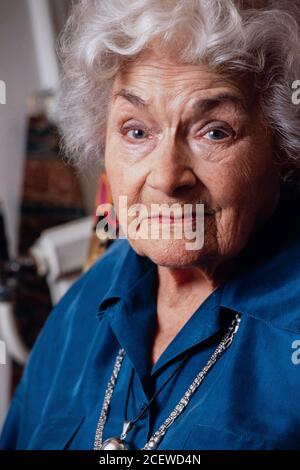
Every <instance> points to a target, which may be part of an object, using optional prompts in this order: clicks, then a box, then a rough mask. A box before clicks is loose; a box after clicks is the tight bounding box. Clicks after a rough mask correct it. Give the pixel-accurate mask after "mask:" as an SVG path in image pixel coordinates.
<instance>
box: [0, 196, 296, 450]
mask: <svg viewBox="0 0 300 470" xmlns="http://www.w3.org/2000/svg"><path fill="white" fill-rule="evenodd" d="M299 207H300V205H299V199H298V197H296V195H295V194H294V192H293V191H290V190H288V189H286V188H285V187H283V188H282V191H281V198H280V201H279V204H278V206H277V208H276V211H275V212H274V213H273V215H272V217H271V218H270V219H269V221H268V222H267V223H265V224H264V225H263V226H262V227H260V228H259V229H258V230H257V231H256V233H255V234H254V236H253V237H252V239H251V241H250V242H249V243H248V245H247V247H246V249H245V250H244V251H243V253H242V254H241V255H240V257H239V263H238V266H237V269H236V270H235V272H234V273H233V274H232V275H231V277H230V278H229V279H228V280H227V281H226V283H224V284H223V285H222V286H220V287H219V288H218V289H217V290H215V291H214V292H213V293H212V294H211V295H210V296H209V297H208V298H207V299H206V300H205V302H204V303H202V304H201V305H200V307H199V308H198V309H197V310H196V311H195V312H194V314H193V315H192V317H191V318H190V319H189V320H188V322H187V323H186V324H185V325H184V326H183V328H182V329H181V330H180V331H179V332H178V334H177V335H176V337H175V338H174V339H173V341H172V342H171V343H170V344H169V345H168V347H167V349H166V350H165V351H164V352H163V353H162V354H161V356H160V357H159V359H158V360H157V362H156V363H155V364H154V365H153V366H151V364H150V362H149V355H150V350H151V345H152V339H153V335H154V331H155V322H156V292H157V266H156V265H155V264H154V263H153V262H152V261H151V260H150V259H148V258H146V257H141V256H139V255H137V254H136V253H135V252H134V251H133V249H132V248H131V247H130V245H129V243H128V241H127V240H117V241H115V242H114V243H113V244H112V245H111V246H110V248H109V249H108V250H107V252H106V253H105V255H104V256H103V257H102V258H101V259H100V260H99V261H98V262H96V263H95V264H94V265H93V266H92V267H91V268H90V270H89V271H88V272H86V273H85V274H84V275H83V276H82V277H81V278H80V279H79V280H78V281H77V282H76V283H75V284H74V285H73V286H72V287H71V289H70V290H69V291H68V292H67V294H66V295H65V296H64V297H63V299H62V300H61V301H60V302H59V304H58V305H57V306H56V307H55V308H54V309H53V311H52V313H51V315H50V316H49V318H48V320H47V322H46V325H45V326H44V328H43V330H42V332H41V334H40V336H39V338H38V340H37V342H36V344H35V346H34V349H33V351H32V353H31V355H30V359H29V362H28V365H27V367H26V369H25V372H24V374H23V378H22V380H21V382H20V384H19V386H18V388H17V392H16V393H15V396H14V398H13V401H12V404H11V408H10V411H9V414H8V417H7V420H6V423H5V426H4V429H3V432H2V436H1V439H0V448H2V449H92V448H93V443H94V437H95V432H96V427H97V422H98V419H99V415H100V411H101V408H102V403H103V397H104V393H105V390H106V386H107V383H108V381H109V379H110V377H111V373H112V370H113V365H114V362H115V359H116V355H117V353H118V350H119V348H120V347H122V348H124V349H125V351H126V355H125V358H124V361H123V364H122V367H121V370H120V375H119V377H118V380H117V384H116V388H115V390H114V393H113V396H112V400H111V407H110V410H109V414H108V419H107V422H106V425H105V428H104V436H103V437H104V439H106V438H108V437H111V436H119V435H120V434H121V431H122V426H123V423H124V420H125V419H134V418H135V417H136V416H137V415H138V414H139V412H140V410H141V409H142V407H143V406H144V405H145V404H147V403H148V402H149V400H150V398H151V397H152V395H153V394H154V393H155V392H156V391H157V390H158V389H159V388H160V387H161V385H162V384H163V383H164V382H165V381H166V380H167V379H168V377H170V375H171V374H172V372H174V370H175V369H176V368H177V367H178V365H179V364H180V363H182V362H183V360H184V357H185V356H186V355H188V359H187V360H186V361H185V363H184V364H182V367H181V369H180V370H179V371H178V372H177V373H176V374H175V375H174V376H173V377H172V379H171V380H170V381H169V382H168V383H167V385H165V387H164V388H163V389H162V390H161V391H160V393H159V394H158V396H157V397H156V399H155V400H154V402H153V403H152V405H151V407H150V409H149V410H148V412H147V413H146V415H145V416H144V418H143V419H141V420H140V421H138V423H137V424H136V426H135V427H134V428H133V430H132V431H130V433H129V434H128V438H127V442H128V445H129V446H130V448H131V449H141V448H142V447H143V446H144V445H145V443H146V442H147V440H148V439H149V438H150V437H151V436H152V434H153V433H154V432H155V431H156V430H157V429H158V427H159V426H160V425H161V424H162V422H163V421H164V420H165V419H166V418H167V416H168V415H169V413H170V412H171V411H172V409H173V408H174V407H175V405H176V404H177V403H178V401H179V400H180V398H181V397H182V395H183V394H184V392H185V391H186V389H187V388H188V386H189V385H190V384H191V382H192V381H193V379H194V378H195V376H196V375H197V373H198V372H199V371H200V370H201V369H202V368H203V366H204V365H205V364H206V362H207V360H208V359H209V357H210V356H211V354H212V352H213V351H214V349H215V348H216V346H217V344H218V343H219V341H220V339H221V338H222V336H223V335H224V332H226V331H227V327H228V324H229V323H230V322H231V320H232V318H233V317H234V315H235V314H236V313H237V312H239V313H240V314H241V323H240V328H239V330H238V332H237V334H236V336H235V338H234V340H233V343H232V345H231V346H230V348H229V349H227V350H226V351H225V353H224V354H223V356H222V357H221V358H220V359H219V360H218V362H217V363H216V365H215V366H214V367H213V368H212V369H211V370H210V372H209V373H208V375H207V376H206V378H205V379H204V381H203V383H202V384H201V386H200V387H199V389H198V390H197V391H196V393H195V394H194V395H193V397H192V399H191V401H190V403H189V405H188V406H187V408H186V409H185V411H184V412H183V413H182V414H181V415H180V416H179V418H178V419H177V420H176V421H175V422H174V424H173V425H172V426H171V427H170V428H169V430H168V431H167V433H166V434H165V436H164V438H163V439H162V441H161V442H160V444H159V446H158V450H163V449H168V450H173V449H175V450H181V449H189V450H203V449H300V223H299V220H300V219H299Z"/></svg>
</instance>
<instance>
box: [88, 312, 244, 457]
mask: <svg viewBox="0 0 300 470" xmlns="http://www.w3.org/2000/svg"><path fill="white" fill-rule="evenodd" d="M240 321H241V316H240V314H236V315H235V318H234V319H233V321H232V323H231V324H230V326H229V328H228V331H227V333H226V334H225V335H224V337H223V339H222V340H221V342H220V344H219V345H218V346H217V348H216V349H215V351H214V353H213V354H212V356H211V357H210V359H209V360H208V362H207V364H206V365H205V366H204V368H203V369H202V370H201V371H200V372H199V373H198V375H197V376H196V378H195V379H194V380H193V382H192V383H191V385H190V386H189V388H188V389H187V391H186V392H185V394H184V395H183V397H182V398H181V400H180V401H179V402H178V404H177V405H176V406H175V408H174V410H173V411H172V412H171V413H170V415H169V416H168V418H167V419H166V420H165V421H164V422H163V424H162V425H161V426H160V427H159V428H158V430H157V431H156V432H155V433H154V434H153V436H151V438H150V439H149V441H148V442H146V444H145V445H144V447H143V448H142V450H154V449H156V448H157V446H158V444H159V443H160V441H161V439H162V438H163V437H164V435H165V433H166V432H167V430H168V428H169V427H170V426H172V424H173V423H174V421H175V420H176V418H178V416H179V415H180V414H181V413H182V412H183V411H184V409H185V408H186V407H187V405H188V404H189V402H190V399H191V398H192V396H193V395H194V393H195V392H196V390H197V389H198V387H199V386H200V385H201V383H202V382H203V380H204V378H205V376H206V375H207V373H208V372H209V370H210V369H211V368H212V367H213V366H214V365H215V363H216V362H217V361H218V359H219V358H220V357H221V355H222V354H223V353H224V351H226V349H227V348H228V347H229V346H230V345H231V343H232V341H233V338H234V335H235V334H236V332H237V331H238V329H239V325H240ZM124 356H125V350H124V349H120V350H119V352H118V355H117V358H116V361H115V365H114V369H113V373H112V376H111V378H110V380H109V382H108V385H107V389H106V392H105V396H104V401H103V406H102V410H101V413H100V418H99V421H98V425H97V429H96V435H95V441H94V450H101V447H102V438H103V430H104V426H105V423H106V420H107V416H108V410H109V405H110V401H111V397H112V394H113V391H114V388H115V385H116V381H117V378H118V375H119V372H120V369H121V365H122V362H123V359H124ZM124 437H125V436H124V433H123V434H122V438H124Z"/></svg>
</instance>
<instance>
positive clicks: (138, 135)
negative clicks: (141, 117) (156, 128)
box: [125, 128, 148, 140]
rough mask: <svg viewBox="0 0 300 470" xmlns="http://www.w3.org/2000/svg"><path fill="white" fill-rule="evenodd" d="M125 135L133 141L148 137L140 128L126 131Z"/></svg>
mask: <svg viewBox="0 0 300 470" xmlns="http://www.w3.org/2000/svg"><path fill="white" fill-rule="evenodd" d="M125 134H126V135H127V137H129V138H130V139H133V140H142V139H145V138H146V137H147V136H148V134H147V132H146V131H144V130H143V129H139V128H136V129H129V130H127V131H125Z"/></svg>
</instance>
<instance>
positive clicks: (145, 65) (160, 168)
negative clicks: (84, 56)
mask: <svg viewBox="0 0 300 470" xmlns="http://www.w3.org/2000/svg"><path fill="white" fill-rule="evenodd" d="M256 105H257V103H256V99H255V96H253V92H252V93H251V86H249V89H247V84H246V83H243V84H237V83H232V82H229V81H228V80H225V79H224V78H222V77H221V76H220V75H217V74H215V73H213V72H211V71H209V70H207V69H205V68H204V67H201V66H195V65H186V64H179V63H176V62H175V61H173V60H172V59H170V58H167V57H164V56H160V55H157V54H155V53H152V54H149V53H148V54H147V55H146V54H144V56H142V57H141V58H140V59H139V60H138V61H136V62H133V63H131V64H129V65H127V67H126V68H124V69H123V70H122V72H121V73H119V75H118V76H117V77H116V79H115V81H114V84H113V89H112V95H111V102H110V106H109V110H108V121H107V133H106V151H105V166H106V171H107V174H108V178H109V181H110V186H111V192H112V197H113V202H114V206H115V210H116V213H117V215H118V218H119V221H120V225H121V227H122V228H123V231H124V232H126V231H125V230H124V225H125V224H124V218H122V217H123V216H121V214H120V208H119V200H120V199H119V198H120V196H126V197H127V207H128V208H129V207H130V206H132V205H134V204H142V205H143V207H144V208H146V210H148V217H146V218H144V219H143V220H142V222H141V224H140V226H139V230H140V234H144V235H145V234H148V238H147V235H146V236H142V235H141V238H138V237H136V236H131V235H130V234H128V232H126V233H127V238H128V240H129V242H130V244H131V245H132V247H133V248H134V249H135V251H136V252H137V253H139V254H141V255H146V256H148V257H149V258H151V259H152V260H153V261H154V262H155V263H157V264H158V265H162V266H170V267H176V266H178V267H184V266H199V267H202V268H203V269H206V270H210V269H211V270H213V269H215V267H216V266H218V265H221V264H222V262H223V261H226V260H228V259H233V258H234V257H235V256H236V255H237V254H238V253H239V252H240V251H241V249H242V248H243V247H244V246H245V244H246V242H247V241H248V239H249V238H250V236H251V234H252V233H253V230H254V229H255V227H256V226H257V225H258V224H260V223H261V222H262V221H264V220H265V219H266V218H268V217H269V216H270V214H271V213H272V211H273V210H274V207H275V205H276V203H277V197H278V188H279V177H278V174H277V171H276V170H275V166H274V165H273V162H272V137H271V135H270V133H269V132H268V129H267V128H266V127H265V125H264V123H263V119H262V116H261V114H260V113H259V111H258V109H257V106H256ZM174 203H177V204H179V205H180V207H182V208H184V206H185V204H192V205H193V208H196V204H204V244H203V246H201V247H197V248H196V249H187V248H186V247H187V238H186V237H185V236H183V237H181V238H179V239H177V237H175V236H172V234H173V235H174V232H175V229H176V227H177V229H178V226H179V225H182V224H183V220H182V219H181V218H180V219H178V220H177V221H176V223H174V222H173V223H171V230H170V236H169V237H166V239H164V238H163V237H161V236H157V235H156V236H154V237H153V236H152V237H151V230H150V231H149V227H152V228H153V232H152V233H156V234H157V230H158V229H159V228H161V226H162V220H160V219H159V218H157V217H152V218H151V210H150V209H151V204H159V205H161V204H167V206H172V205H173V204H174ZM165 207H166V206H165ZM137 214H138V212H136V213H135V214H133V215H131V216H128V218H127V223H128V226H129V225H130V223H131V222H132V221H133V220H134V219H136V217H137ZM145 214H147V213H146V212H144V215H145ZM192 227H195V221H194V225H192ZM146 228H147V230H146ZM149 234H150V235H149Z"/></svg>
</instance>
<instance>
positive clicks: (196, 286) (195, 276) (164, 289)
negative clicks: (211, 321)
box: [158, 265, 233, 309]
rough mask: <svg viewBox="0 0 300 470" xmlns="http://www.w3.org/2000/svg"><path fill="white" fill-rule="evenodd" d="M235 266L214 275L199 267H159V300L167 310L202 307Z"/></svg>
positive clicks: (218, 271)
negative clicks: (179, 307)
mask: <svg viewBox="0 0 300 470" xmlns="http://www.w3.org/2000/svg"><path fill="white" fill-rule="evenodd" d="M232 268H233V265H231V266H227V267H226V268H224V269H222V271H221V270H219V269H218V270H217V271H215V272H214V273H213V275H211V274H208V273H207V272H206V271H203V270H201V269H200V268H199V267H196V266H193V267H187V268H170V267H166V266H158V300H160V303H163V304H164V306H165V308H168V307H169V308H172V309H173V308H176V307H178V306H180V305H185V306H192V305H194V304H196V305H197V304H198V305H200V303H202V302H203V301H204V300H205V299H206V297H208V296H209V295H210V294H211V293H212V292H213V291H214V290H215V289H216V288H217V287H218V286H219V285H220V284H222V282H223V281H224V280H225V279H226V277H227V276H228V274H229V273H230V271H231V270H232ZM190 302H191V303H190Z"/></svg>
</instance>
